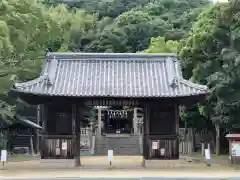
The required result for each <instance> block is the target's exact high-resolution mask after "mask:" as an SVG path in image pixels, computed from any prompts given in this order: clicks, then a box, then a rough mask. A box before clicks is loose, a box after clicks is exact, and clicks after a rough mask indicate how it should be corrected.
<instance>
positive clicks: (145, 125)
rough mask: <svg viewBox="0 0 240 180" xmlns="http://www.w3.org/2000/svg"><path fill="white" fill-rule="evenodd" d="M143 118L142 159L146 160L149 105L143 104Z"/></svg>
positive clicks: (147, 155)
mask: <svg viewBox="0 0 240 180" xmlns="http://www.w3.org/2000/svg"><path fill="white" fill-rule="evenodd" d="M143 109H144V118H143V157H144V159H148V157H149V143H148V136H149V121H150V114H149V113H150V112H149V104H145V105H144V107H143Z"/></svg>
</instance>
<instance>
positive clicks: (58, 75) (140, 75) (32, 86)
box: [15, 53, 208, 97]
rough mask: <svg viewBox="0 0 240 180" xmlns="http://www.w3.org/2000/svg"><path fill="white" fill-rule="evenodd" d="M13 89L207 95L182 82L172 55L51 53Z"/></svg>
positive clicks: (93, 94) (52, 92) (92, 94)
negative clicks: (35, 74) (39, 70)
mask: <svg viewBox="0 0 240 180" xmlns="http://www.w3.org/2000/svg"><path fill="white" fill-rule="evenodd" d="M53 60H54V61H56V62H54V63H53V62H52V61H53ZM53 66H54V67H53ZM49 76H50V77H49ZM52 77H54V79H52ZM49 78H50V79H49ZM49 81H50V82H51V83H48V82H49ZM172 82H175V86H173V85H172ZM15 87H16V90H17V91H20V92H23V93H33V94H39V95H50V96H84V97H96V96H100V97H109V96H111V97H177V96H191V95H200V94H207V93H208V89H207V87H206V86H203V85H199V84H195V83H192V82H190V81H187V80H184V79H183V77H182V73H181V69H180V66H179V62H178V61H177V58H176V56H175V55H174V54H134V53H50V54H48V55H47V56H46V61H45V65H44V68H43V72H42V74H41V76H40V77H39V78H37V79H34V80H32V81H28V82H24V83H16V84H15Z"/></svg>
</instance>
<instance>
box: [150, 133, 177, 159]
mask: <svg viewBox="0 0 240 180" xmlns="http://www.w3.org/2000/svg"><path fill="white" fill-rule="evenodd" d="M148 144H149V159H166V160H167V159H178V158H179V141H178V138H177V137H167V136H165V137H164V136H156V135H155V136H150V137H149V138H148ZM153 146H155V147H153Z"/></svg>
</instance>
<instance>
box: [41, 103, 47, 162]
mask: <svg viewBox="0 0 240 180" xmlns="http://www.w3.org/2000/svg"><path fill="white" fill-rule="evenodd" d="M40 115H41V118H40V119H41V122H42V131H41V143H40V148H39V149H40V155H41V159H44V158H45V155H46V154H45V148H46V142H45V139H44V135H46V134H47V120H48V106H47V105H46V104H44V105H43V104H42V105H40Z"/></svg>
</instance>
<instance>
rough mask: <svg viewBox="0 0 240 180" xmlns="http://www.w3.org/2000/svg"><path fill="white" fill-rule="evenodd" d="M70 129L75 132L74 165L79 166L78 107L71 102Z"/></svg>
mask: <svg viewBox="0 0 240 180" xmlns="http://www.w3.org/2000/svg"><path fill="white" fill-rule="evenodd" d="M72 131H73V133H74V134H75V139H74V147H75V148H74V149H75V153H74V158H75V166H76V167H77V166H81V160H80V136H81V135H80V116H79V112H78V107H77V105H76V104H72Z"/></svg>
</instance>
